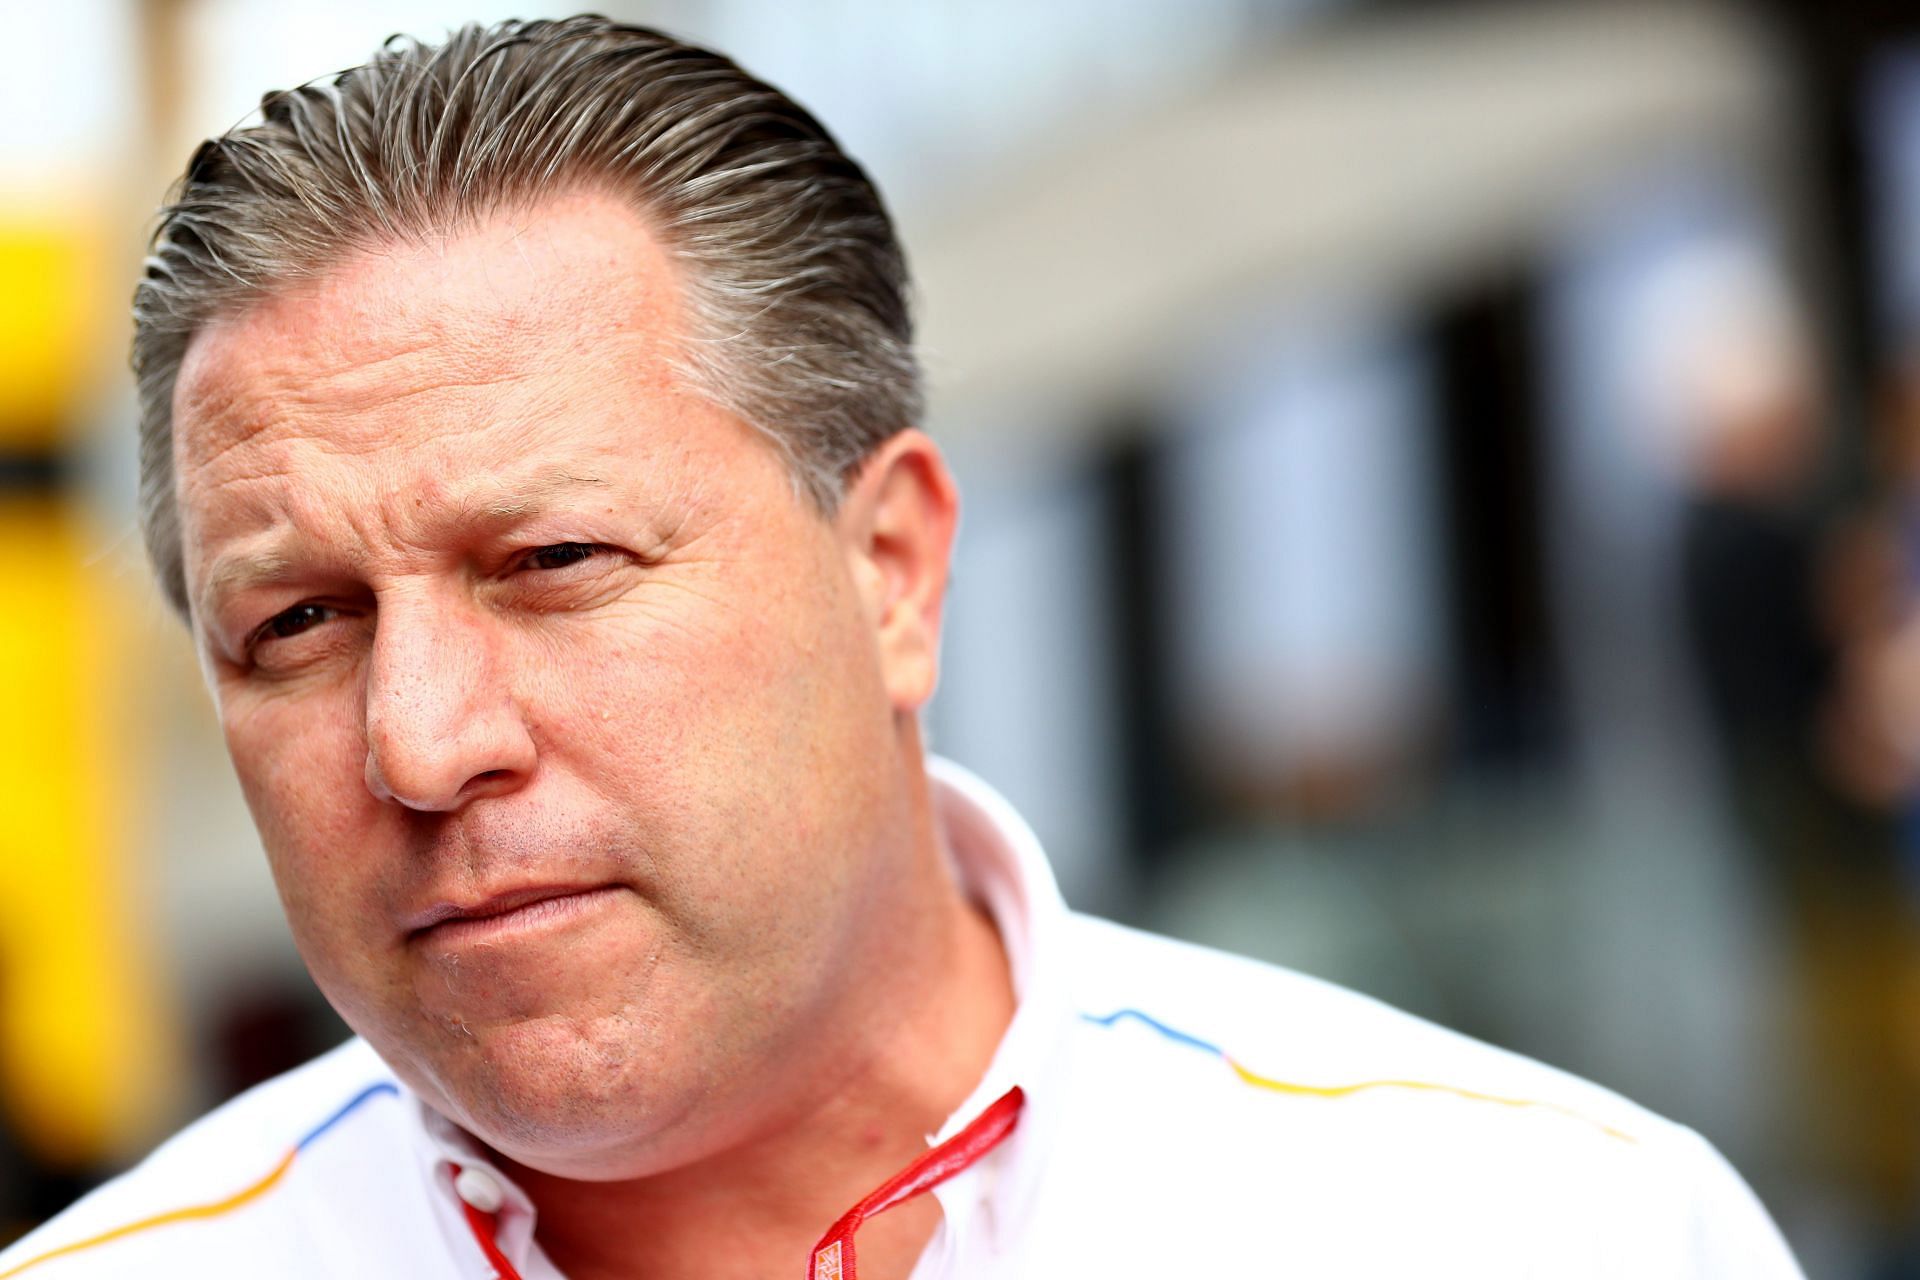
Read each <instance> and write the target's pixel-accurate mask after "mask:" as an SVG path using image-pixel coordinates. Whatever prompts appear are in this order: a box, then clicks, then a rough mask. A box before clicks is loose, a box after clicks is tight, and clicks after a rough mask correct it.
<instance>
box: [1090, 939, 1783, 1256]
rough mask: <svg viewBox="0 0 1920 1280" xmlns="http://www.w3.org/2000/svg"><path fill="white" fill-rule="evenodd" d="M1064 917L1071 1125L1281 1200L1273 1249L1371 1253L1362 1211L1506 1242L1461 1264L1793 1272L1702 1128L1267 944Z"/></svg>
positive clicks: (1470, 1247)
mask: <svg viewBox="0 0 1920 1280" xmlns="http://www.w3.org/2000/svg"><path fill="white" fill-rule="evenodd" d="M1068 938H1069V941H1070V945H1069V946H1068V948H1067V950H1068V952H1069V960H1068V967H1069V970H1070V973H1071V977H1070V979H1069V983H1070V987H1071V990H1072V992H1073V998H1074V1001H1075V1003H1076V1005H1077V1010H1078V1015H1079V1023H1078V1030H1077V1031H1076V1033H1075V1036H1074V1039H1073V1058H1074V1064H1075V1065H1074V1072H1073V1076H1074V1089H1073V1092H1074V1094H1075V1102H1074V1104H1073V1106H1072V1108H1071V1110H1072V1111H1073V1113H1074V1115H1075V1117H1076V1119H1075V1120H1074V1121H1073V1122H1072V1124H1073V1129H1074V1133H1075V1136H1074V1143H1075V1144H1076V1145H1079V1146H1082V1147H1084V1148H1086V1149H1088V1150H1089V1151H1093V1152H1098V1151H1102V1150H1103V1149H1105V1148H1108V1147H1110V1146H1111V1145H1112V1144H1111V1143H1110V1140H1109V1135H1110V1134H1112V1133H1113V1132H1115V1131H1116V1130H1121V1129H1124V1130H1126V1131H1127V1132H1128V1134H1129V1136H1128V1138H1127V1142H1128V1143H1129V1144H1131V1148H1132V1149H1133V1150H1136V1151H1140V1152H1143V1153H1148V1154H1149V1155H1150V1156H1151V1158H1152V1159H1154V1160H1155V1162H1156V1163H1159V1164H1162V1165H1164V1166H1168V1167H1180V1168H1185V1169H1190V1170H1205V1171H1206V1172H1205V1173H1204V1174H1199V1175H1197V1176H1195V1177H1194V1178H1192V1179H1190V1180H1189V1182H1190V1184H1192V1194H1193V1195H1195V1196H1196V1197H1197V1200H1196V1207H1195V1209H1194V1211H1196V1212H1197V1211H1200V1209H1199V1208H1198V1205H1199V1204H1200V1203H1202V1202H1204V1203H1205V1204H1206V1205H1208V1206H1211V1208H1212V1210H1213V1211H1215V1212H1216V1213H1217V1212H1218V1211H1219V1210H1221V1209H1222V1208H1225V1207H1227V1206H1229V1205H1232V1206H1237V1207H1238V1209H1239V1211H1240V1213H1241V1214H1242V1215H1244V1219H1245V1220H1246V1221H1248V1222H1251V1223H1255V1224H1258V1223H1262V1222H1266V1223H1273V1222H1275V1221H1277V1220H1278V1219H1277V1218H1276V1215H1275V1214H1274V1212H1273V1206H1274V1205H1276V1204H1279V1203H1286V1204H1289V1205H1291V1206H1294V1208H1295V1210H1297V1211H1298V1210H1304V1217H1305V1218H1307V1219H1308V1220H1310V1221H1311V1222H1312V1223H1313V1224H1314V1226H1313V1229H1312V1230H1310V1231H1302V1230H1301V1224H1300V1220H1299V1216H1300V1215H1298V1214H1290V1215H1287V1217H1289V1218H1290V1219H1292V1226H1291V1230H1292V1231H1293V1234H1292V1235H1291V1236H1290V1237H1289V1240H1288V1244H1287V1252H1288V1255H1289V1256H1294V1257H1298V1256H1300V1254H1299V1252H1298V1249H1299V1247H1305V1246H1304V1245H1303V1242H1308V1241H1311V1240H1313V1239H1325V1240H1327V1241H1328V1242H1329V1249H1330V1250H1333V1252H1330V1253H1329V1254H1328V1255H1327V1257H1326V1258H1325V1259H1321V1261H1324V1262H1326V1263H1327V1264H1328V1265H1334V1264H1337V1263H1338V1262H1339V1260H1340V1257H1341V1256H1342V1255H1340V1254H1339V1253H1338V1249H1339V1248H1342V1247H1345V1248H1348V1249H1349V1250H1350V1251H1351V1250H1352V1249H1353V1248H1355V1247H1358V1248H1359V1253H1360V1254H1368V1252H1369V1251H1370V1250H1373V1251H1384V1252H1386V1253H1390V1252H1391V1250H1392V1249H1393V1248H1394V1247H1396V1246H1395V1245H1394V1244H1393V1243H1392V1242H1390V1241H1388V1240H1386V1239H1384V1238H1381V1237H1380V1236H1379V1233H1378V1227H1379V1224H1380V1222H1381V1220H1382V1218H1383V1215H1385V1216H1390V1217H1391V1219H1392V1221H1393V1222H1394V1223H1395V1224H1396V1227H1397V1229H1398V1231H1400V1232H1410V1233H1411V1234H1408V1235H1404V1236H1403V1237H1398V1238H1404V1239H1407V1240H1409V1241H1416V1242H1418V1249H1421V1250H1429V1251H1432V1252H1430V1253H1428V1254H1427V1255H1425V1256H1428V1257H1435V1256H1448V1253H1447V1250H1448V1247H1449V1242H1452V1245H1453V1246H1454V1247H1457V1248H1458V1249H1460V1250H1461V1251H1462V1252H1461V1253H1460V1255H1459V1256H1460V1257H1462V1258H1467V1257H1472V1258H1477V1259H1478V1260H1479V1261H1480V1262H1482V1263H1488V1264H1491V1263H1492V1262H1493V1261H1494V1258H1495V1256H1496V1255H1500V1256H1502V1257H1505V1256H1506V1255H1508V1254H1510V1255H1511V1257H1510V1258H1509V1259H1508V1262H1509V1263H1510V1266H1508V1267H1507V1268H1506V1269H1503V1267H1502V1266H1494V1265H1488V1266H1485V1267H1483V1268H1482V1269H1481V1270H1480V1271H1479V1272H1478V1274H1482V1275H1499V1274H1508V1273H1512V1272H1517V1273H1521V1274H1532V1273H1534V1271H1533V1270H1532V1269H1536V1268H1544V1270H1546V1271H1551V1272H1552V1273H1554V1274H1569V1275H1586V1274H1594V1275H1606V1274H1626V1273H1634V1274H1641V1275H1672V1276H1676V1277H1678V1276H1734V1275H1752V1276H1767V1277H1773V1276H1793V1275H1797V1274H1798V1272H1797V1270H1796V1269H1795V1268H1794V1266H1793V1263H1792V1260H1791V1257H1790V1255H1789V1254H1788V1253H1787V1251H1786V1248H1785V1246H1784V1244H1782V1243H1781V1241H1780V1238H1779V1235H1778V1233H1777V1231H1775V1229H1774V1228H1773V1225H1772V1223H1771V1222H1770V1221H1769V1220H1768V1218H1767V1216H1766V1213H1765V1211H1764V1210H1763V1209H1761V1208H1760V1206H1759V1205H1758V1203H1757V1202H1756V1201H1755V1200H1754V1198H1753V1196H1752V1193H1751V1192H1750V1191H1748V1189H1747V1187H1746V1185H1745V1184H1744V1183H1743V1182H1742V1181H1741V1180H1740V1178H1739V1176H1738V1175H1737V1174H1735V1173H1734V1172H1733V1170H1732V1169H1731V1168H1729V1167H1728V1166H1727V1164H1726V1162H1725V1161H1724V1160H1722V1159H1721V1157H1720V1156H1719V1154H1718V1153H1717V1152H1716V1151H1715V1150H1714V1149H1713V1148H1712V1146H1711V1145H1709V1144H1708V1143H1706V1142H1705V1141H1704V1140H1702V1139H1701V1138H1700V1137H1699V1136H1698V1135H1697V1134H1695V1133H1693V1132H1692V1131H1691V1130H1689V1129H1686V1128H1684V1127H1683V1126H1680V1125H1677V1124H1674V1123H1673V1122H1671V1121H1668V1120H1666V1119H1663V1118H1662V1117H1660V1116H1658V1115H1655V1114H1654V1113H1652V1112H1651V1111H1648V1110H1647V1109H1646V1108H1644V1107H1641V1106H1638V1105H1637V1104H1635V1103H1633V1102H1632V1101H1630V1100H1628V1099H1626V1098H1623V1097H1621V1096H1620V1095H1619V1094H1617V1093H1614V1092H1613V1091H1611V1090H1609V1089H1606V1088H1603V1087H1601V1086H1600V1085H1597V1084H1594V1083H1592V1082H1591V1081H1587V1080H1583V1079H1581V1078H1579V1077H1577V1076H1574V1075H1572V1074H1570V1073H1568V1072H1565V1071H1560V1070H1556V1069H1555V1068H1552V1067H1549V1066H1546V1065H1544V1064H1542V1063H1539V1062H1536V1061H1533V1060H1532V1059H1529V1058H1525V1057H1522V1056H1521V1055H1519V1054H1515V1053H1510V1052H1508V1051H1506V1050H1502V1049H1498V1048H1495V1047H1494V1046H1491V1045H1488V1044H1485V1043H1482V1042H1480V1041H1477V1040H1474V1039H1472V1038H1470V1037H1468V1036H1463V1035H1460V1034H1458V1033H1455V1032H1452V1031H1448V1030H1446V1029H1445V1028H1442V1027H1439V1026H1436V1025H1434V1024H1433V1023H1430V1022H1427V1021H1425V1020H1424V1019H1421V1018H1417V1017H1414V1016H1412V1015H1410V1014H1407V1013H1403V1012H1401V1011H1399V1010H1396V1009H1393V1008H1391V1007H1390V1006H1388V1005H1385V1004H1383V1003H1381V1002H1379V1001H1377V1000H1373V999H1371V998H1369V997H1366V996H1363V995H1360V994H1358V993H1356V992H1352V991H1348V990H1345V989H1343V988H1340V987H1337V986H1334V985H1333V984H1331V983H1327V982H1323V981H1320V980H1318V979H1314V978H1311V977H1308V976H1306V975H1303V974H1299V973H1295V972H1292V971H1290V970H1286V969H1282V968H1278V967H1276V966H1273V965H1268V964H1263V963H1261V962H1258V961H1254V960H1248V959H1245V958H1243V957H1239V956H1232V955H1227V954H1225V953H1222V952H1218V951H1213V950H1210V949H1208V948H1205V947H1199V946H1194V945H1191V944H1188V943H1183V942H1178V941H1174V940H1172V939H1168V938H1161V937H1156V936H1154V935H1151V934H1146V933H1142V932H1139V931H1137V930H1133V929H1128V928H1125V927H1123V926H1120V925H1115V924H1111V923H1109V922H1106V921H1101V920H1096V919H1092V918H1089V917H1084V916H1076V917H1074V918H1073V920H1072V923H1071V925H1070V928H1069V933H1068ZM1095 1158H1096V1159H1102V1160H1106V1161H1108V1162H1109V1164H1110V1166H1112V1167H1117V1162H1118V1161H1119V1160H1120V1159H1121V1157H1118V1156H1116V1155H1115V1154H1114V1153H1113V1151H1111V1150H1107V1151H1106V1153H1105V1154H1104V1155H1101V1156H1097V1157H1095ZM1118 1194H1120V1195H1125V1194H1127V1193H1126V1192H1125V1191H1124V1190H1121V1191H1120V1192H1118ZM1176 1194H1182V1193H1176ZM1141 1208H1142V1212H1147V1211H1148V1207H1147V1206H1144V1205H1143V1206H1141ZM1253 1229H1254V1230H1256V1231H1257V1230H1259V1229H1260V1228H1259V1227H1257V1226H1256V1227H1255V1228H1253ZM1355 1241H1364V1242H1365V1243H1364V1244H1363V1245H1360V1246H1355V1245H1354V1243H1353V1242H1355ZM1493 1241H1498V1244H1497V1246H1495V1245H1493V1244H1491V1243H1490V1242H1493ZM1342 1242H1345V1243H1344V1244H1343V1243H1342ZM1244 1243H1245V1242H1241V1244H1243V1245H1244ZM1569 1248H1574V1249H1579V1250H1582V1251H1583V1259H1582V1262H1581V1264H1580V1265H1572V1263H1571V1260H1570V1258H1569V1256H1568V1254H1567V1250H1568V1249H1569ZM1309 1256H1312V1255H1311V1253H1310V1252H1309ZM1345 1256H1346V1258H1347V1261H1348V1262H1349V1263H1351V1262H1353V1261H1354V1260H1355V1258H1356V1257H1357V1256H1358V1255H1355V1254H1353V1253H1352V1252H1349V1253H1348V1254H1347V1255H1345ZM1418 1256H1419V1255H1418V1254H1414V1255H1409V1257H1408V1258H1407V1259H1405V1261H1406V1262H1408V1264H1409V1265H1411V1264H1413V1263H1414V1262H1416V1261H1417V1257H1418ZM1399 1261H1400V1260H1399V1259H1397V1258H1383V1259H1382V1260H1380V1263H1381V1268H1383V1269H1382V1270H1381V1273H1383V1274H1384V1273H1385V1272H1386V1271H1391V1270H1393V1269H1394V1266H1395V1265H1397V1264H1398V1262H1399ZM1609 1268H1610V1269H1609ZM1374 1270H1375V1269H1363V1271H1362V1273H1364V1274H1373V1273H1374ZM1449 1274H1450V1273H1449Z"/></svg>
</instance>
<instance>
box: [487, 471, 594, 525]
mask: <svg viewBox="0 0 1920 1280" xmlns="http://www.w3.org/2000/svg"><path fill="white" fill-rule="evenodd" d="M607 483H608V481H607V478H606V477H605V476H602V475H594V474H590V473H582V472H576V471H570V470H568V469H567V468H565V467H544V468H542V469H541V470H540V471H538V472H536V473H535V474H533V475H532V476H529V477H527V478H525V479H514V478H510V477H503V476H485V477H482V478H481V479H479V480H477V481H475V482H474V483H473V484H472V485H470V486H468V487H467V488H466V490H465V491H464V492H463V493H461V494H460V496H459V498H458V499H457V500H456V503H455V507H456V510H457V512H458V516H459V518H460V519H461V520H462V521H464V522H473V521H479V522H484V523H491V524H497V523H501V522H503V521H508V520H521V519H525V518H527V517H529V516H534V515H538V514H540V513H541V512H542V511H544V510H546V509H547V508H548V507H549V506H551V505H552V504H553V503H554V502H555V500H557V499H559V498H562V497H565V496H566V495H568V494H570V493H581V492H592V491H593V490H595V489H597V488H600V487H602V486H604V485H606V484H607Z"/></svg>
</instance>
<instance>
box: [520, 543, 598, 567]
mask: <svg viewBox="0 0 1920 1280" xmlns="http://www.w3.org/2000/svg"><path fill="white" fill-rule="evenodd" d="M599 550H600V548H599V547H596V546H595V545H593V544H592V543H591V542H556V543H554V544H553V545H552V546H550V547H539V548H536V549H535V550H533V551H531V552H529V553H528V554H527V558H526V559H525V560H523V561H521V562H520V563H521V565H522V566H523V567H525V568H528V569H564V568H566V567H567V566H568V565H570V564H579V563H580V562H581V561H582V560H586V559H589V558H591V557H592V556H593V555H594V554H595V553H596V552H598V551H599Z"/></svg>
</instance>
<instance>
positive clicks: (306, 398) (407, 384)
mask: <svg viewBox="0 0 1920 1280" xmlns="http://www.w3.org/2000/svg"><path fill="white" fill-rule="evenodd" d="M680 316H681V301H680V287H679V279H678V275H677V272H676V270H675V268H674V265H673V263H672V261H671V259H670V258H669V257H668V255H667V253H666V251H665V250H664V249H663V247H662V246H661V245H660V243H659V241H658V240H657V239H656V238H655V237H654V236H653V235H652V233H651V232H650V231H649V230H648V228H647V227H646V225H645V224H644V223H643V221H642V220H641V219H640V218H639V217H638V216H637V215H636V214H635V213H634V212H633V211H632V210H631V209H630V208H628V207H627V206H625V205H623V204H621V203H619V202H617V201H615V200H613V199H611V198H608V197H605V196H600V195H597V194H589V193H580V194H574V195H569V196H565V197H561V198H557V199H553V200H549V201H546V202H543V203H541V204H539V205H537V206H534V207H532V208H530V209H527V210H522V211H516V212H510V213H502V214H500V215H497V216H495V217H492V218H490V219H488V220H486V221H483V222H481V223H479V224H478V225H474V226H470V227H466V228H462V229H458V230H455V231H450V232H447V233H445V234H439V235H434V236H430V237H426V238H422V239H419V240H414V241H409V242H407V243H397V244H391V245H387V246H383V247H380V248H377V249H370V250H365V251H361V252H359V253H356V254H355V255H353V256H351V257H350V258H348V259H347V260H345V261H343V262H342V263H340V264H338V265H336V266H335V267H333V268H332V269H330V270H328V271H326V272H325V273H323V274H322V275H320V276H318V277H317V278H315V279H311V280H305V281H301V282H299V283H297V284H295V285H293V286H290V287H287V288H284V289H281V290H279V291H278V292H276V293H274V294H273V295H271V296H269V297H267V298H265V299H263V300H261V301H258V302H256V303H254V304H252V305H251V306H248V307H246V308H244V309H243V310H241V311H239V312H238V313H237V314H234V315H232V316H229V317H226V318H224V319H221V320H219V321H216V322H215V323H213V324H210V325H208V326H207V327H206V328H204V329H202V330H201V331H200V332H199V333H198V334H196V335H195V337H194V339H193V341H192V342H191V344H190V345H189V347H188V350H187V353H186V357H185V359H184V360H183V361H182V364H181V370H180V377H179V379H178V382H177V384H176V387H175V393H174V423H175V433H176V438H175V456H176V460H177V462H178V464H179V467H180V471H181V478H182V479H183V481H190V479H191V476H192V473H193V472H194V471H195V470H196V469H197V468H199V467H201V466H204V465H207V464H209V463H211V462H214V461H216V460H217V459H219V458H220V457H222V455H224V454H226V453H227V452H228V451H229V450H231V449H232V448H233V447H234V446H236V445H238V444H241V443H244V442H247V441H249V440H254V439H256V438H258V437H263V436H264V437H271V436H273V435H276V434H285V433H288V432H305V433H308V434H313V433H325V434H327V435H329V436H330V437H332V440H333V443H334V444H335V445H337V446H340V447H345V448H353V447H354V446H355V444H356V441H355V439H354V438H353V437H354V436H355V434H356V432H359V433H364V434H366V435H367V436H368V438H367V439H366V440H365V441H362V442H359V443H365V444H368V445H373V444H377V443H378V442H379V438H380V437H382V436H383V435H384V434H386V433H388V432H390V430H391V428H392V425H393V418H392V411H393V410H394V409H395V408H396V407H399V405H400V404H402V403H403V402H404V401H405V400H406V399H407V398H408V397H409V396H418V397H420V398H422V399H437V400H453V401H459V400H461V399H467V400H473V399H480V400H485V401H492V402H497V401H499V400H501V399H503V398H508V399H510V398H511V397H512V395H513V393H514V392H515V390H516V388H519V389H522V390H524V386H523V385H522V384H524V383H526V381H527V374H528V372H529V371H530V370H540V371H542V372H544V373H545V374H547V375H549V378H548V380H549V381H551V380H552V379H553V378H554V377H561V378H565V377H568V376H572V377H575V378H577V380H578V381H579V382H580V383H582V384H587V383H590V382H591V381H592V380H593V379H594V376H595V372H596V370H604V369H605V367H606V365H607V364H608V363H609V362H610V361H613V360H617V361H618V362H619V364H620V366H621V373H622V374H623V377H624V378H625V379H627V380H629V385H630V380H631V379H633V378H635V377H639V378H641V379H643V380H647V381H652V382H655V383H658V384H660V386H661V389H665V384H666V383H667V382H668V381H669V368H670V366H669V357H670V355H671V353H672V351H673V349H674V347H675V345H676V344H677V342H678V341H679V339H680V336H681V327H680V324H681V321H680ZM583 389H584V387H583ZM422 407H424V405H423V406H422Z"/></svg>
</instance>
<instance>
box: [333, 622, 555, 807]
mask: <svg viewBox="0 0 1920 1280" xmlns="http://www.w3.org/2000/svg"><path fill="white" fill-rule="evenodd" d="M505 639H506V638H505V637H504V636H503V635H501V634H500V633H499V632H498V631H497V630H496V629H495V628H494V626H493V625H492V624H491V623H490V621H489V620H488V619H487V618H485V617H483V616H475V615H472V614H470V613H466V612H463V611H462V610H461V609H460V608H459V607H458V606H447V605H444V604H442V605H438V606H436V605H435V604H434V603H433V602H430V601H427V600H412V601H399V602H394V603H391V604H389V603H386V602H383V603H382V605H381V608H380V611H379V613H378V615H377V616H376V618H375V623H374V637H373V652H372V655H371V657H370V660H369V665H368V670H367V673H366V681H367V684H366V739H367V770H366V775H367V790H369V791H371V792H372V793H373V795H374V798H375V799H378V800H381V801H391V802H393V803H395V804H399V805H402V806H404V807H406V808H408V809H417V810H420V811H422V812H444V811H449V810H454V809H459V808H461V807H462V806H464V805H466V804H469V803H471V802H472V801H474V800H477V799H480V798H481V797H484V796H490V795H501V794H504V793H506V792H509V791H513V790H515V789H517V788H518V787H520V786H522V785H524V784H525V782H526V781H527V779H528V778H530V777H531V776H532V774H533V767H534V762H535V750H534V743H533V738H532V736H531V734H530V733H529V732H528V729H527V725H526V721H525V720H524V718H523V717H522V714H521V711H520V708H519V707H518V706H517V705H516V704H515V700H514V697H513V693H512V690H511V688H510V687H509V686H510V681H509V679H508V677H509V675H510V674H511V672H510V668H511V663H510V662H509V661H508V659H507V655H506V654H505V653H504V652H503V648H504V642H505Z"/></svg>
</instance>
